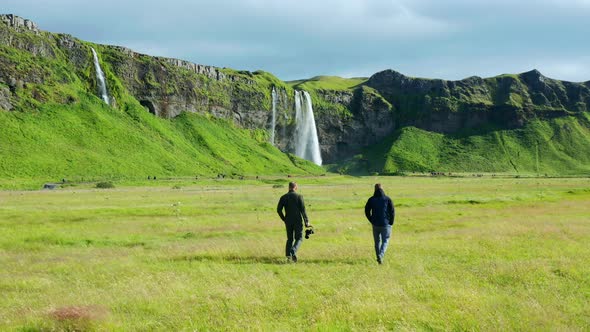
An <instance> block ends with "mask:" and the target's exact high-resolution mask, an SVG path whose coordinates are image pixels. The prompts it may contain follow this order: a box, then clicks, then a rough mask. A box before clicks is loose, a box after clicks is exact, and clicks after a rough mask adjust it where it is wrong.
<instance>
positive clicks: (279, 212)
mask: <svg viewBox="0 0 590 332" xmlns="http://www.w3.org/2000/svg"><path fill="white" fill-rule="evenodd" d="M283 207H285V202H284V200H283V197H281V199H279V204H277V213H278V214H279V217H281V220H282V221H285V215H284V214H283Z"/></svg>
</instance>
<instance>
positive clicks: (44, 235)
mask: <svg viewBox="0 0 590 332" xmlns="http://www.w3.org/2000/svg"><path fill="white" fill-rule="evenodd" d="M289 180H292V179H287V178H284V179H278V178H263V179H260V180H259V181H256V180H253V179H249V180H245V181H238V180H227V181H217V180H201V181H200V182H198V181H194V180H188V179H187V180H174V181H160V182H158V185H156V186H150V187H146V186H130V185H125V184H121V183H115V185H116V188H115V189H94V188H93V186H92V185H91V184H88V185H83V186H82V185H81V186H77V187H71V188H67V189H61V190H57V191H23V192H21V191H4V192H0V233H1V234H2V236H1V237H0V266H2V269H0V293H2V297H0V329H1V330H6V329H9V330H10V329H29V330H37V329H68V328H69V329H76V328H78V329H99V330H105V329H106V330H113V329H114V330H244V329H251V330H310V329H311V330H314V329H317V330H389V329H402V330H406V329H408V330H415V329H420V330H421V329H427V330H431V329H435V330H436V329H445V330H449V329H456V330H471V329H476V330H506V329H509V330H539V329H540V330H581V329H582V330H583V329H584V328H585V327H587V326H589V325H590V318H589V317H590V314H589V313H590V305H589V304H588V303H590V301H589V297H590V277H588V276H589V275H590V274H589V272H590V271H589V267H588V257H590V249H589V248H588V245H587V244H588V243H590V242H589V240H590V217H588V216H590V204H589V203H590V179H588V178H579V179H544V178H540V179H539V178H531V179H513V178H420V177H407V178H400V177H391V178H388V177H381V178H378V177H365V178H349V177H315V178H313V177H309V178H296V180H297V181H298V182H299V185H300V192H301V193H302V194H303V195H304V197H305V200H306V203H307V206H308V214H309V217H310V221H311V222H312V224H314V225H315V227H316V232H317V233H316V234H314V235H313V236H312V238H311V239H309V240H306V241H305V242H304V243H303V246H302V248H301V251H300V253H299V258H300V262H298V263H297V264H287V263H286V262H285V260H284V258H283V257H282V254H283V252H282V251H283V245H284V237H285V236H284V229H283V226H282V223H281V221H280V220H279V219H278V217H277V216H276V213H275V208H276V203H277V201H278V198H279V196H280V195H281V194H283V193H284V192H285V191H286V184H287V182H288V181H289ZM375 182H381V183H383V186H384V188H385V191H386V193H387V194H388V195H390V196H391V197H392V198H393V199H394V201H395V203H396V206H397V219H396V225H395V226H394V232H393V238H392V243H391V246H390V248H389V251H388V253H387V255H386V262H385V264H384V265H383V266H379V265H377V264H376V262H375V261H374V259H373V252H372V243H371V241H372V239H371V234H370V226H369V225H368V223H367V222H366V220H365V219H364V216H363V209H362V207H363V206H364V203H365V202H366V199H367V198H368V197H369V195H370V194H371V193H372V190H371V189H372V184H373V183H375ZM281 183H283V184H284V186H283V187H278V186H277V184H281ZM273 186H274V187H275V188H273ZM276 187H278V188H276ZM72 308H75V310H74V309H72ZM64 312H65V313H71V312H74V313H75V314H77V315H79V317H78V318H76V317H74V318H70V319H64V318H63V317H64V315H65V314H63V313H64ZM74 316H75V315H74Z"/></svg>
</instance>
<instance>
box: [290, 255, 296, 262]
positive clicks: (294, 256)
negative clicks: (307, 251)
mask: <svg viewBox="0 0 590 332" xmlns="http://www.w3.org/2000/svg"><path fill="white" fill-rule="evenodd" d="M291 259H292V260H293V263H297V256H296V255H293V256H291Z"/></svg>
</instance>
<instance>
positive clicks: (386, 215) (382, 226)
mask: <svg viewBox="0 0 590 332" xmlns="http://www.w3.org/2000/svg"><path fill="white" fill-rule="evenodd" d="M365 215H366V216H367V219H368V220H369V221H370V222H371V224H372V225H373V239H374V240H375V255H376V256H377V263H379V264H383V256H384V255H385V251H386V250H387V245H388V244H389V237H390V236H391V228H392V226H393V221H394V219H395V208H394V207H393V201H392V200H391V198H389V197H387V196H386V195H385V192H383V188H381V184H380V183H377V184H375V192H374V193H373V196H372V197H371V198H369V200H368V201H367V204H366V205H365Z"/></svg>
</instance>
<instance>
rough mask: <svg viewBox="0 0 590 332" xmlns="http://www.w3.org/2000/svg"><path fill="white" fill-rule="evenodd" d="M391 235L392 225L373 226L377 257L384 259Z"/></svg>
mask: <svg viewBox="0 0 590 332" xmlns="http://www.w3.org/2000/svg"><path fill="white" fill-rule="evenodd" d="M390 236H391V226H390V225H387V226H373V239H374V240H375V255H377V259H380V260H381V259H383V256H384V255H385V250H387V245H388V244H389V237H390Z"/></svg>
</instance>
